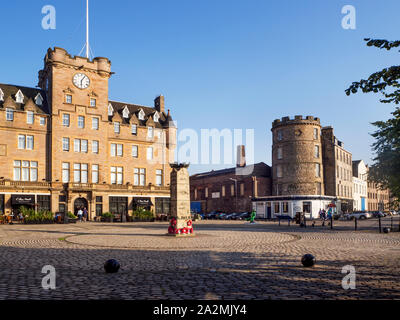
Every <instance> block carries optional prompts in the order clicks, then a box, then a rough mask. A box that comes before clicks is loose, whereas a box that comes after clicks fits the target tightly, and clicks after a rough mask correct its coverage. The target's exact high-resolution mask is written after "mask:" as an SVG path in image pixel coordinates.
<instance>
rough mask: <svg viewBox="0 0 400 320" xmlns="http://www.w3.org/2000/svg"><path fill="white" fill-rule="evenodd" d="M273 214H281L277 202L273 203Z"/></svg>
mask: <svg viewBox="0 0 400 320" xmlns="http://www.w3.org/2000/svg"><path fill="white" fill-rule="evenodd" d="M274 213H281V208H280V204H279V202H274Z"/></svg>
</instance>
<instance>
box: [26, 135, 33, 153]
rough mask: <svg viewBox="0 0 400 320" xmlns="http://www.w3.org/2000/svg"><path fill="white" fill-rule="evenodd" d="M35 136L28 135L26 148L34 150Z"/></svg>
mask: <svg viewBox="0 0 400 320" xmlns="http://www.w3.org/2000/svg"><path fill="white" fill-rule="evenodd" d="M33 142H34V141H33V136H26V149H27V150H33Z"/></svg>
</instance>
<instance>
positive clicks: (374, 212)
mask: <svg viewBox="0 0 400 320" xmlns="http://www.w3.org/2000/svg"><path fill="white" fill-rule="evenodd" d="M371 213H372V216H373V217H374V218H379V217H381V218H383V217H385V213H383V212H380V211H373V212H371Z"/></svg>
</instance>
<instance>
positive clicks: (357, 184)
mask: <svg viewBox="0 0 400 320" xmlns="http://www.w3.org/2000/svg"><path fill="white" fill-rule="evenodd" d="M367 179H368V168H367V166H366V165H365V163H364V161H363V160H357V161H353V211H364V210H367V208H368V204H367V201H368V193H367V187H368V186H367Z"/></svg>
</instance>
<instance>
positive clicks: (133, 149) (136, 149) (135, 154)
mask: <svg viewBox="0 0 400 320" xmlns="http://www.w3.org/2000/svg"><path fill="white" fill-rule="evenodd" d="M132 157H134V158H137V157H138V146H132Z"/></svg>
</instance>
